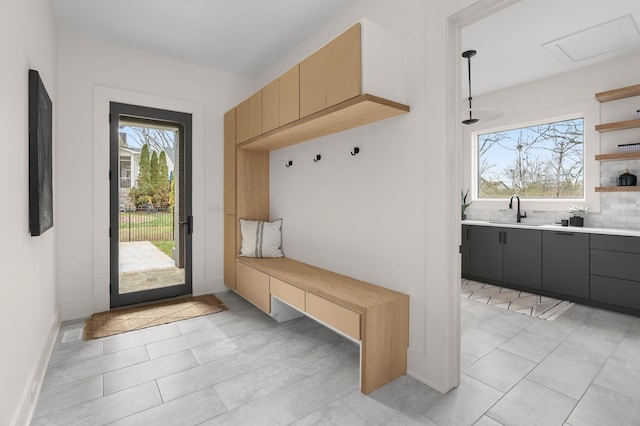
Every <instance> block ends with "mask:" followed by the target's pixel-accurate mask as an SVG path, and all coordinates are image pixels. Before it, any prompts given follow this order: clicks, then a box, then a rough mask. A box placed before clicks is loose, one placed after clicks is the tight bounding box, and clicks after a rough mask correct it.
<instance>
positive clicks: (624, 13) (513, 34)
mask: <svg viewBox="0 0 640 426" xmlns="http://www.w3.org/2000/svg"><path fill="white" fill-rule="evenodd" d="M623 17H626V18H625V19H623V20H620V21H615V22H611V21H614V20H616V19H618V18H623ZM604 23H607V24H606V25H601V24H604ZM638 24H640V1H638V0H606V1H605V0H590V1H585V0H520V1H518V2H516V3H515V4H513V5H511V6H509V7H507V8H505V9H502V10H501V11H499V12H498V13H495V14H493V15H491V16H489V17H487V18H484V19H482V20H480V21H477V22H475V23H473V24H471V25H469V26H467V27H465V28H463V30H462V51H465V50H469V49H474V50H476V51H477V52H478V53H477V54H476V56H474V57H473V58H472V59H471V67H472V70H471V72H472V94H473V95H474V96H475V95H479V94H482V93H488V92H492V91H494V90H498V89H502V88H506V87H511V86H515V85H518V84H522V83H525V82H528V81H533V80H537V79H540V78H544V77H549V76H552V75H556V74H560V73H564V72H568V71H571V70H574V69H577V68H580V67H583V66H587V65H591V64H595V63H598V62H603V61H606V60H610V59H612V58H613V57H616V56H622V55H628V54H630V53H637V52H640V33H638ZM587 29H590V30H591V31H584V30H587ZM634 33H635V34H634ZM463 68H464V69H463V71H462V77H463V80H464V85H463V88H464V90H463V93H466V90H467V89H466V87H467V76H468V74H467V63H466V60H464V61H463Z"/></svg>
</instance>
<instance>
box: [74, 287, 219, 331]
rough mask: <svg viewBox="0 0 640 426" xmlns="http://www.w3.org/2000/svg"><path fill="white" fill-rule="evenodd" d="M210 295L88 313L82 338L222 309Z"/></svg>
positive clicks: (168, 321)
mask: <svg viewBox="0 0 640 426" xmlns="http://www.w3.org/2000/svg"><path fill="white" fill-rule="evenodd" d="M226 310H227V307H226V306H225V305H224V303H223V302H222V301H221V300H220V299H218V298H217V297H216V296H214V295H213V294H205V295H202V296H196V297H190V298H188V299H176V300H169V301H164V302H158V303H152V304H149V305H141V306H135V307H129V308H122V309H114V310H111V311H105V312H99V313H97V314H93V315H91V317H90V318H89V319H87V320H86V321H85V323H84V339H85V340H89V339H97V338H99V337H106V336H113V335H114V334H119V333H124V332H127V331H132V330H140V329H142V328H147V327H153V326H154V325H160V324H167V323H170V322H174V321H180V320H185V319H189V318H195V317H199V316H202V315H209V314H215V313H217V312H221V311H226Z"/></svg>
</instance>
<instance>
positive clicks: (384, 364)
mask: <svg viewBox="0 0 640 426" xmlns="http://www.w3.org/2000/svg"><path fill="white" fill-rule="evenodd" d="M362 329H363V336H362V348H361V351H362V365H361V374H360V380H361V382H360V391H361V392H362V393H363V394H365V395H367V394H369V393H371V392H373V391H374V390H376V389H378V388H380V387H381V386H384V385H385V384H387V383H389V382H391V381H392V380H395V379H397V378H398V377H400V376H402V375H404V374H405V373H406V371H407V348H408V346H409V296H406V295H405V297H402V298H398V299H396V300H393V301H391V302H387V303H385V304H382V305H378V306H375V307H373V308H369V309H367V312H366V315H364V316H363V326H362Z"/></svg>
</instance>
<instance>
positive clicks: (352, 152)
mask: <svg viewBox="0 0 640 426" xmlns="http://www.w3.org/2000/svg"><path fill="white" fill-rule="evenodd" d="M358 154H360V148H358V147H357V146H354V147H353V151H351V155H353V156H356V155H358Z"/></svg>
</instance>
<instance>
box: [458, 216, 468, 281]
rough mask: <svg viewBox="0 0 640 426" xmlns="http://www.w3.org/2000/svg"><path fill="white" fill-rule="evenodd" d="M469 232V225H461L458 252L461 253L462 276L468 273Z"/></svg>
mask: <svg viewBox="0 0 640 426" xmlns="http://www.w3.org/2000/svg"><path fill="white" fill-rule="evenodd" d="M470 233H471V226H469V225H462V240H461V245H460V253H461V254H462V270H461V272H462V276H466V275H469V266H470V265H469V264H470V260H471V258H470V256H469V249H470V247H469V234H470Z"/></svg>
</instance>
